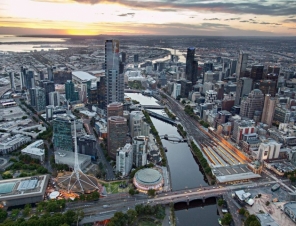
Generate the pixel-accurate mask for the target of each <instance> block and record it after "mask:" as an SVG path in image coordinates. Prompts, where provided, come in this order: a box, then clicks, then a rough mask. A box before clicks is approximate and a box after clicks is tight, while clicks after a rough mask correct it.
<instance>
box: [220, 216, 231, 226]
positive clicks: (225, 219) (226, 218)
mask: <svg viewBox="0 0 296 226" xmlns="http://www.w3.org/2000/svg"><path fill="white" fill-rule="evenodd" d="M231 221H232V216H231V214H230V213H226V214H225V215H224V216H223V218H222V220H221V223H222V225H229V224H230V223H231Z"/></svg>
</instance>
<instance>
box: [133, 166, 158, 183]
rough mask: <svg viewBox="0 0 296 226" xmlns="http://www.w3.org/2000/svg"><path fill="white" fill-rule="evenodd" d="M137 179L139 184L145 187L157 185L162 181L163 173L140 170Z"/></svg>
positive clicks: (153, 170)
mask: <svg viewBox="0 0 296 226" xmlns="http://www.w3.org/2000/svg"><path fill="white" fill-rule="evenodd" d="M135 177H136V180H137V182H138V183H141V184H144V185H155V184H158V183H160V182H161V181H162V175H161V173H160V172H158V171H157V170H155V169H150V168H147V169H141V170H139V171H138V172H137V173H136V175H135Z"/></svg>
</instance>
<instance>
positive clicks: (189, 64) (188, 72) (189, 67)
mask: <svg viewBox="0 0 296 226" xmlns="http://www.w3.org/2000/svg"><path fill="white" fill-rule="evenodd" d="M194 55H195V48H194V47H190V48H188V49H187V55H186V69H185V76H186V79H187V80H189V81H192V78H193V62H194Z"/></svg>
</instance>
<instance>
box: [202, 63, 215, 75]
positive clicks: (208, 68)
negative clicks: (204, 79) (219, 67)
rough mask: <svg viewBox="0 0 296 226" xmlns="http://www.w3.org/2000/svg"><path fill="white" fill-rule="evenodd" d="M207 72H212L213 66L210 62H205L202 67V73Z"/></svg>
mask: <svg viewBox="0 0 296 226" xmlns="http://www.w3.org/2000/svg"><path fill="white" fill-rule="evenodd" d="M207 71H214V65H213V63H212V62H209V61H207V62H205V63H204V65H203V73H204V74H205V73H206V72H207Z"/></svg>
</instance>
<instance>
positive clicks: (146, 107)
mask: <svg viewBox="0 0 296 226" xmlns="http://www.w3.org/2000/svg"><path fill="white" fill-rule="evenodd" d="M141 106H142V108H144V109H165V106H161V105H143V104H142V105H141Z"/></svg>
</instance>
